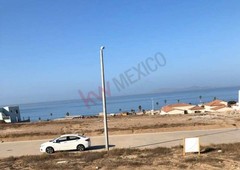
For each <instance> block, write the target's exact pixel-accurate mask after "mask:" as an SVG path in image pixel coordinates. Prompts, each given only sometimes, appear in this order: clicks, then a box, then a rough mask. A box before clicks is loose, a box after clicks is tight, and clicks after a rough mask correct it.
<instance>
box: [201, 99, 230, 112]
mask: <svg viewBox="0 0 240 170" xmlns="http://www.w3.org/2000/svg"><path fill="white" fill-rule="evenodd" d="M226 107H227V102H225V101H222V100H213V101H211V102H209V103H206V104H204V108H205V110H206V111H208V112H215V111H216V110H218V109H219V108H221V109H222V108H226Z"/></svg>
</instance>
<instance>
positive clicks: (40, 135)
mask: <svg viewBox="0 0 240 170" xmlns="http://www.w3.org/2000/svg"><path fill="white" fill-rule="evenodd" d="M234 126H235V127H238V126H240V114H229V113H211V114H210V113H208V114H191V115H190V114H189V115H165V116H161V115H154V116H149V115H144V116H115V117H109V118H108V127H109V134H110V135H111V134H134V133H149V132H167V131H181V130H202V129H217V128H230V127H234ZM66 133H79V134H85V135H86V136H90V137H91V136H98V135H102V134H103V118H102V117H98V118H84V119H73V120H61V121H60V120H58V121H56V120H55V121H54V120H52V121H48V122H33V123H16V124H5V123H1V124H0V140H1V141H4V142H6V141H21V140H35V139H49V138H54V137H56V136H58V135H62V134H66Z"/></svg>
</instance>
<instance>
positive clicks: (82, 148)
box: [77, 145, 85, 151]
mask: <svg viewBox="0 0 240 170" xmlns="http://www.w3.org/2000/svg"><path fill="white" fill-rule="evenodd" d="M77 150H78V151H84V150H85V147H84V146H83V145H78V146H77Z"/></svg>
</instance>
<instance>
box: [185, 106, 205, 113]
mask: <svg viewBox="0 0 240 170" xmlns="http://www.w3.org/2000/svg"><path fill="white" fill-rule="evenodd" d="M204 112H205V109H204V107H201V106H194V107H192V108H190V109H189V110H188V113H190V114H191V113H204Z"/></svg>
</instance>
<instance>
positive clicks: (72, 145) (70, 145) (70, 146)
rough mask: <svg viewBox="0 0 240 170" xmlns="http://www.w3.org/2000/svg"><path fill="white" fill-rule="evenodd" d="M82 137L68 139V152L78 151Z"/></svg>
mask: <svg viewBox="0 0 240 170" xmlns="http://www.w3.org/2000/svg"><path fill="white" fill-rule="evenodd" d="M79 140H80V137H78V136H68V137H67V148H68V149H67V150H75V149H77V145H78V141H79Z"/></svg>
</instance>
